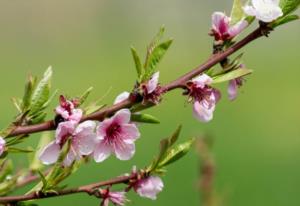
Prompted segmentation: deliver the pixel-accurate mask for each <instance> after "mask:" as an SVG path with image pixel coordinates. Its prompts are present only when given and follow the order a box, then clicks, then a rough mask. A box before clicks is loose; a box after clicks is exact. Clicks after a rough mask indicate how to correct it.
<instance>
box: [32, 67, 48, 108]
mask: <svg viewBox="0 0 300 206" xmlns="http://www.w3.org/2000/svg"><path fill="white" fill-rule="evenodd" d="M51 77H52V68H51V67H49V68H48V69H47V70H46V72H45V73H44V76H43V78H42V80H41V81H40V82H39V83H38V84H37V86H36V89H35V90H34V92H33V94H32V97H31V106H30V114H34V113H36V112H38V111H40V109H41V107H42V106H43V105H44V103H45V102H47V101H48V99H49V94H50V80H51Z"/></svg>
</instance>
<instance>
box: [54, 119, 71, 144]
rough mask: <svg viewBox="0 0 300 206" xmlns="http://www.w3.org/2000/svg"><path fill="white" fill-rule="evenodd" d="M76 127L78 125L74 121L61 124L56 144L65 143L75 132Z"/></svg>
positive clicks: (57, 132) (56, 134)
mask: <svg viewBox="0 0 300 206" xmlns="http://www.w3.org/2000/svg"><path fill="white" fill-rule="evenodd" d="M75 126H76V123H75V122H72V121H67V122H61V123H59V125H58V127H57V129H56V131H55V138H56V143H57V144H59V143H61V141H64V139H65V138H66V137H68V136H70V135H71V134H72V133H73V132H74V130H75Z"/></svg>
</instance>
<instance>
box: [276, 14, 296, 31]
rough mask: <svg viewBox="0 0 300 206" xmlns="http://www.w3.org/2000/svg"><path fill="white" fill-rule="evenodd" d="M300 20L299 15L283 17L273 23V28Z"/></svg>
mask: <svg viewBox="0 0 300 206" xmlns="http://www.w3.org/2000/svg"><path fill="white" fill-rule="evenodd" d="M299 19H300V17H299V16H298V15H287V16H284V17H281V18H279V19H277V20H276V21H275V22H273V23H272V24H271V27H272V28H276V27H278V26H280V25H283V24H286V23H289V22H291V21H295V20H299Z"/></svg>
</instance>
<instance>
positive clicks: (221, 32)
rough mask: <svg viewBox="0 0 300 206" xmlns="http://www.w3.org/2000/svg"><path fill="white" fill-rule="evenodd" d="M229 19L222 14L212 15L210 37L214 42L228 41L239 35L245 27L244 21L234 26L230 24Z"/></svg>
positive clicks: (245, 22)
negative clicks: (212, 37) (213, 38)
mask: <svg viewBox="0 0 300 206" xmlns="http://www.w3.org/2000/svg"><path fill="white" fill-rule="evenodd" d="M230 21H231V19H230V17H228V16H226V15H225V14H224V13H223V12H214V13H213V15H212V36H214V37H215V40H216V41H218V40H223V41H226V40H230V39H232V38H234V37H235V36H236V35H238V34H239V33H241V32H242V31H243V30H244V29H245V28H246V27H247V26H248V22H247V21H246V20H244V19H243V20H241V21H239V22H237V23H236V24H234V25H231V24H230Z"/></svg>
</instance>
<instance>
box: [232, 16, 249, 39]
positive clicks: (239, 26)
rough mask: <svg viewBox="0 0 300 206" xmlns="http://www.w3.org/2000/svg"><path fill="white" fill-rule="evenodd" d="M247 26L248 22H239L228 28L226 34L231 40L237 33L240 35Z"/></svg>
mask: <svg viewBox="0 0 300 206" xmlns="http://www.w3.org/2000/svg"><path fill="white" fill-rule="evenodd" d="M247 26H248V22H247V21H246V20H241V21H239V22H238V23H236V24H235V25H234V26H232V27H230V28H229V30H228V34H229V35H230V37H231V38H233V37H235V36H236V35H238V34H239V33H241V32H242V31H243V30H244V29H245V28H246V27H247Z"/></svg>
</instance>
